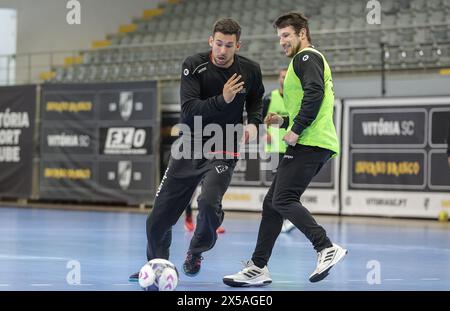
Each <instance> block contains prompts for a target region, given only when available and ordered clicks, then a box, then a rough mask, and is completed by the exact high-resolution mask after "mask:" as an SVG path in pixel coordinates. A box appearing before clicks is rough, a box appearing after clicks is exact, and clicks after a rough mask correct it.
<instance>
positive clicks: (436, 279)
mask: <svg viewBox="0 0 450 311" xmlns="http://www.w3.org/2000/svg"><path fill="white" fill-rule="evenodd" d="M420 280H421V281H439V279H438V278H423V279H420Z"/></svg>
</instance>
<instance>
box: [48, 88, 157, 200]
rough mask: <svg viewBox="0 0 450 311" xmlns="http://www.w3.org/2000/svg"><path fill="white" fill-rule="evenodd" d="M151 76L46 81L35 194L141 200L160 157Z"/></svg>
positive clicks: (152, 187) (147, 196) (148, 195)
mask: <svg viewBox="0 0 450 311" xmlns="http://www.w3.org/2000/svg"><path fill="white" fill-rule="evenodd" d="M156 92H157V90H156V82H133V83H111V84H77V85H73V84H72V85H45V86H43V88H42V105H41V107H42V109H41V117H42V126H41V128H42V130H41V153H42V154H41V157H42V158H43V161H41V164H40V197H41V198H43V199H66V200H78V201H97V202H117V203H127V204H140V203H146V202H150V201H151V200H153V198H154V195H155V193H156V182H157V180H156V179H157V175H158V174H157V167H158V161H159V154H158V151H159V146H158V145H157V144H158V143H159V133H160V128H159V126H160V124H159V110H158V104H157V94H156Z"/></svg>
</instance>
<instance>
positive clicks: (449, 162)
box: [448, 156, 450, 168]
mask: <svg viewBox="0 0 450 311" xmlns="http://www.w3.org/2000/svg"><path fill="white" fill-rule="evenodd" d="M448 167H449V168H450V156H449V157H448Z"/></svg>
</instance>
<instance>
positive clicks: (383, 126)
mask: <svg viewBox="0 0 450 311" xmlns="http://www.w3.org/2000/svg"><path fill="white" fill-rule="evenodd" d="M350 120H351V122H350V133H349V135H350V146H349V148H350V150H349V153H350V157H349V174H350V175H349V176H350V178H349V179H348V188H349V189H382V190H387V191H398V190H402V191H410V190H414V191H433V192H443V191H448V190H450V188H449V180H450V177H449V176H450V175H449V174H450V173H449V169H448V160H447V157H446V149H447V135H448V128H449V126H450V107H449V106H448V105H433V104H427V103H426V102H425V103H424V104H423V105H420V106H419V105H407V106H406V105H399V106H395V105H390V106H385V105H383V106H377V108H376V109H374V108H373V107H351V108H350ZM372 148H373V149H372ZM402 170H403V171H402ZM411 171H414V173H413V174H412V173H411Z"/></svg>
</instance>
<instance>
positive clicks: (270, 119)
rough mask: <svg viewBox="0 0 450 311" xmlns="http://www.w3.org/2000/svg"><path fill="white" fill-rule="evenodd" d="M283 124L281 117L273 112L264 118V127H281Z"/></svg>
mask: <svg viewBox="0 0 450 311" xmlns="http://www.w3.org/2000/svg"><path fill="white" fill-rule="evenodd" d="M283 122H284V120H283V117H282V116H280V115H278V114H276V113H273V112H269V113H268V114H267V116H266V117H265V118H264V124H266V125H272V126H273V125H275V126H281V125H282V124H283Z"/></svg>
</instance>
